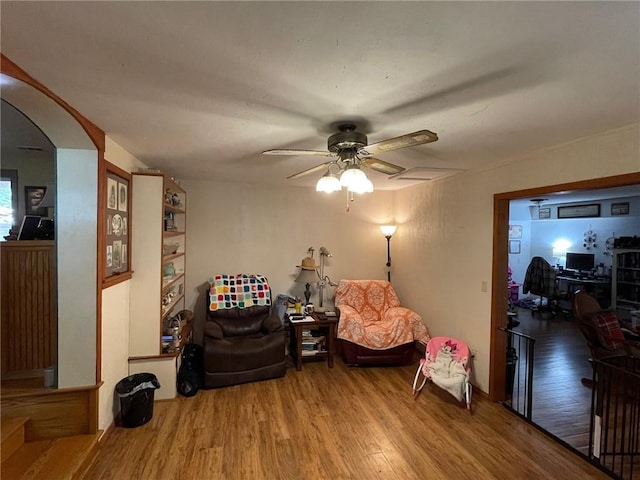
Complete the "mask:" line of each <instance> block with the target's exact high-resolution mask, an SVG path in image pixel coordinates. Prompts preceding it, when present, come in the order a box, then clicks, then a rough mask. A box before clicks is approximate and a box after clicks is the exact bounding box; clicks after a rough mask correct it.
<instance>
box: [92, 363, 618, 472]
mask: <svg viewBox="0 0 640 480" xmlns="http://www.w3.org/2000/svg"><path fill="white" fill-rule="evenodd" d="M416 366H417V362H416V364H415V365H413V366H408V367H396V368H349V367H346V366H345V365H344V364H343V363H342V361H341V360H340V359H336V362H335V368H333V369H328V368H327V366H326V364H325V363H321V362H310V363H305V364H304V366H303V369H302V371H300V372H296V371H295V368H289V369H288V371H287V374H286V376H285V377H284V378H281V379H276V380H269V381H264V382H257V383H250V384H245V385H238V386H233V387H228V388H223V389H217V390H202V391H200V392H199V393H198V394H197V395H196V396H195V397H192V398H184V397H181V398H178V399H175V400H168V401H160V402H156V403H155V406H154V416H153V418H152V420H151V421H150V422H149V423H147V424H146V425H143V426H141V427H138V428H134V429H124V428H119V427H116V428H114V429H112V430H110V431H109V432H108V433H107V434H106V435H105V438H104V439H103V441H102V442H101V443H100V446H99V452H98V455H97V457H96V459H95V461H94V463H93V465H92V466H91V467H90V468H89V470H88V473H87V475H86V477H85V478H87V479H123V478H132V479H133V478H136V479H180V478H184V479H193V478H204V479H225V480H226V479H243V480H244V479H249V478H251V479H296V480H297V479H302V478H308V479H329V478H330V479H418V478H427V479H447V480H450V479H451V478H482V479H505V478H513V479H516V478H517V479H547V478H564V479H585V478H593V479H605V478H608V477H607V476H606V475H605V474H604V473H602V472H600V471H599V470H597V469H596V468H595V467H593V466H591V465H590V464H588V463H587V462H585V461H584V460H582V459H581V458H580V457H578V456H577V455H574V454H571V453H570V452H568V451H567V450H566V449H564V448H562V447H561V446H560V445H558V444H557V443H555V442H553V441H552V440H551V439H550V438H548V437H547V436H545V435H544V434H542V433H541V432H539V431H538V430H536V429H535V428H533V427H532V426H530V425H528V424H527V423H525V422H523V421H522V420H520V419H519V418H517V417H516V416H515V415H513V414H512V413H510V412H509V411H507V410H506V409H505V408H504V407H502V406H501V405H499V404H496V403H491V402H489V401H486V400H483V399H481V398H479V397H478V396H475V397H474V399H473V411H472V413H471V414H470V413H469V412H468V411H467V410H466V409H465V408H464V407H463V406H462V405H461V404H458V403H457V402H456V401H455V399H454V398H453V397H451V396H449V395H448V394H446V393H444V392H443V391H442V390H440V389H438V388H437V387H435V386H433V385H428V386H426V387H425V388H424V389H423V391H422V392H421V394H420V395H419V396H418V397H416V398H414V397H413V396H412V394H411V385H412V380H413V375H414V372H415V368H416Z"/></svg>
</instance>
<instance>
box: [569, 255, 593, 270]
mask: <svg viewBox="0 0 640 480" xmlns="http://www.w3.org/2000/svg"><path fill="white" fill-rule="evenodd" d="M595 266H596V256H595V254H593V253H567V264H566V268H567V270H577V271H578V272H590V271H591V270H593V269H594V268H595Z"/></svg>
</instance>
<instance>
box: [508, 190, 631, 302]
mask: <svg viewBox="0 0 640 480" xmlns="http://www.w3.org/2000/svg"><path fill="white" fill-rule="evenodd" d="M638 192H639V193H640V186H638ZM619 202H627V203H629V215H619V216H612V215H611V204H612V203H619ZM582 203H584V202H582ZM589 203H599V204H600V206H601V209H600V210H601V214H600V215H601V216H600V217H593V218H569V219H558V218H557V207H558V206H563V205H571V204H565V203H549V202H547V203H545V205H544V206H545V207H546V208H550V209H551V218H549V219H538V217H537V208H534V209H533V210H534V211H533V212H532V213H531V212H529V207H528V206H526V205H516V206H514V207H513V208H512V209H511V210H510V215H509V217H510V220H509V223H510V224H512V225H513V224H515V225H521V226H522V240H521V253H520V254H519V255H516V254H512V255H509V265H510V266H511V268H512V270H513V280H515V281H516V282H518V283H522V282H523V281H524V277H525V274H526V271H527V267H528V266H529V262H530V261H531V258H532V257H535V256H540V257H543V258H544V259H546V260H547V261H548V262H549V263H550V264H552V265H556V263H558V262H559V264H560V265H561V266H563V267H565V257H564V255H561V256H554V251H553V244H554V243H555V242H556V241H557V240H566V241H567V242H569V243H570V245H571V246H570V247H569V248H568V249H567V251H568V252H574V253H593V254H595V263H596V265H598V264H600V263H603V264H604V265H605V271H606V272H608V269H609V267H611V262H612V256H611V253H610V252H608V253H605V251H606V250H605V244H606V240H607V238H609V237H613V236H615V237H621V236H634V235H636V236H640V196H638V197H626V198H613V199H606V200H600V201H598V202H589ZM512 206H513V202H512ZM525 210H526V214H525V213H524V211H525ZM527 217H528V218H527ZM587 231H592V232H594V233H595V234H596V236H597V240H596V247H595V248H589V249H587V248H585V247H584V246H583V244H584V234H585V232H587ZM555 253H559V252H555ZM521 293H522V291H521Z"/></svg>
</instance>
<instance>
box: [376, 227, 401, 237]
mask: <svg viewBox="0 0 640 480" xmlns="http://www.w3.org/2000/svg"><path fill="white" fill-rule="evenodd" d="M397 228H398V227H397V226H395V225H380V231H381V232H382V234H383V235H384V236H385V237H391V236H393V234H394V233H396V229H397Z"/></svg>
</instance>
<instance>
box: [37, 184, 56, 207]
mask: <svg viewBox="0 0 640 480" xmlns="http://www.w3.org/2000/svg"><path fill="white" fill-rule="evenodd" d="M55 206H56V186H55V184H51V183H50V184H48V185H47V189H46V190H45V192H44V196H43V197H42V200H41V201H40V203H39V204H38V208H43V207H45V208H51V207H55Z"/></svg>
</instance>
